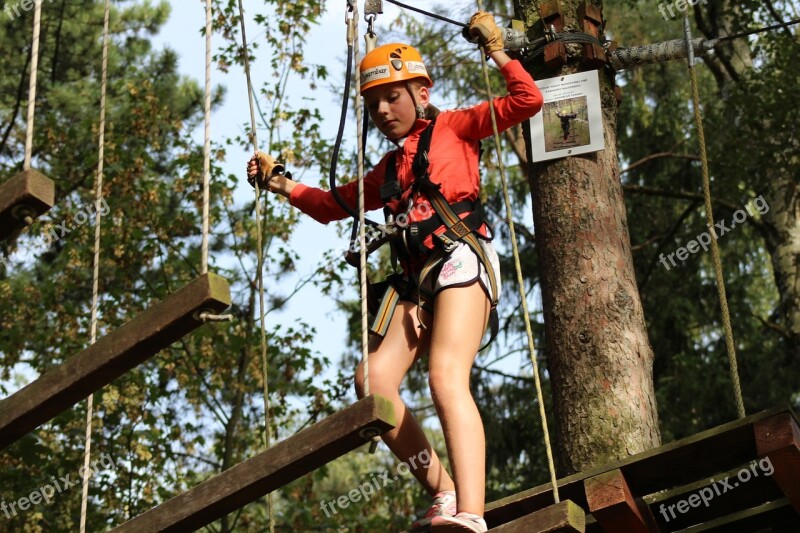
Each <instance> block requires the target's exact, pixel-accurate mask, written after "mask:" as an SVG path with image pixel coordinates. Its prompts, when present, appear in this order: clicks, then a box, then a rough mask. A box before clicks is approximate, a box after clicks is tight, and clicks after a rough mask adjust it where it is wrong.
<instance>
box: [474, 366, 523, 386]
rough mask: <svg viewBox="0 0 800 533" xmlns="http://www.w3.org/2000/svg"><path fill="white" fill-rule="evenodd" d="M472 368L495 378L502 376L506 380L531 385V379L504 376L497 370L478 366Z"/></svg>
mask: <svg viewBox="0 0 800 533" xmlns="http://www.w3.org/2000/svg"><path fill="white" fill-rule="evenodd" d="M472 368H475V369H477V370H480V371H481V372H487V373H489V374H494V375H496V376H502V377H504V378H506V379H515V380H517V381H524V382H525V383H533V378H526V377H523V376H514V375H511V374H506V373H505V372H501V371H499V370H492V369H491V368H486V367H485V366H480V365H472Z"/></svg>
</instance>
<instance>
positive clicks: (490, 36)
mask: <svg viewBox="0 0 800 533" xmlns="http://www.w3.org/2000/svg"><path fill="white" fill-rule="evenodd" d="M466 30H468V31H469V35H470V36H471V37H473V38H475V37H477V40H478V42H479V43H480V44H481V46H482V47H483V51H484V52H485V53H486V54H491V53H492V52H497V51H500V50H502V49H503V48H505V43H504V42H503V32H502V30H500V28H498V27H497V23H496V22H495V21H494V17H493V16H492V14H491V13H487V12H486V11H478V12H477V13H475V14H474V15H472V18H471V19H469V26H468V27H467V28H466ZM467 40H469V41H471V42H474V41H473V40H472V39H469V38H468V39H467Z"/></svg>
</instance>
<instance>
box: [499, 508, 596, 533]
mask: <svg viewBox="0 0 800 533" xmlns="http://www.w3.org/2000/svg"><path fill="white" fill-rule="evenodd" d="M585 529H586V514H585V513H584V512H583V509H581V508H580V506H578V505H577V504H575V503H574V502H572V501H570V500H564V501H562V502H559V503H556V504H553V505H550V506H549V507H545V508H544V509H541V510H539V511H536V512H535V513H531V514H529V515H526V516H523V517H521V518H517V519H516V520H512V521H511V522H507V523H505V524H502V525H498V526H497V527H492V528H491V529H489V531H491V532H492V533H553V532H556V531H565V532H566V531H580V532H583V531H585Z"/></svg>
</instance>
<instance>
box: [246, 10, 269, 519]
mask: <svg viewBox="0 0 800 533" xmlns="http://www.w3.org/2000/svg"><path fill="white" fill-rule="evenodd" d="M239 22H240V24H241V29H242V55H243V56H244V73H245V77H246V78H247V96H248V102H249V104H250V140H251V142H252V145H253V153H257V152H258V137H257V135H256V111H255V104H254V102H253V81H252V77H251V75H250V57H249V55H250V52H249V50H248V47H247V32H246V30H245V24H244V6H243V5H242V0H239ZM254 186H255V195H256V240H257V241H258V242H257V244H256V246H257V247H258V250H257V256H258V273H257V280H258V281H257V285H258V305H259V314H260V315H261V375H262V379H263V393H264V436H263V440H264V449H269V447H270V445H271V443H272V440H271V436H270V430H271V427H272V421H271V419H270V413H269V380H268V363H267V327H266V323H265V320H266V316H265V307H266V306H265V304H264V274H263V269H264V236H263V235H262V227H261V224H262V222H261V191H260V190H259V187H258V180H257V179H256V180H255V185H254ZM267 509H268V512H269V531H270V533H275V512H274V502H273V497H272V493H271V492H270V493H269V494H267Z"/></svg>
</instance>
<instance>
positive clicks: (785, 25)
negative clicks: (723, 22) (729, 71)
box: [718, 19, 800, 42]
mask: <svg viewBox="0 0 800 533" xmlns="http://www.w3.org/2000/svg"><path fill="white" fill-rule="evenodd" d="M795 24H800V19H795V20H792V21H789V22H781V23H780V24H773V25H772V26H765V27H763V28H758V29H755V30H749V31H743V32H741V33H736V34H734V35H727V36H725V37H720V38H719V39H718V40H719V41H720V42H725V41H732V40H734V39H739V38H741V37H748V36H750V35H756V34H759V33H765V32H768V31H773V30H780V29H783V28H788V27H790V26H794V25H795Z"/></svg>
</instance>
